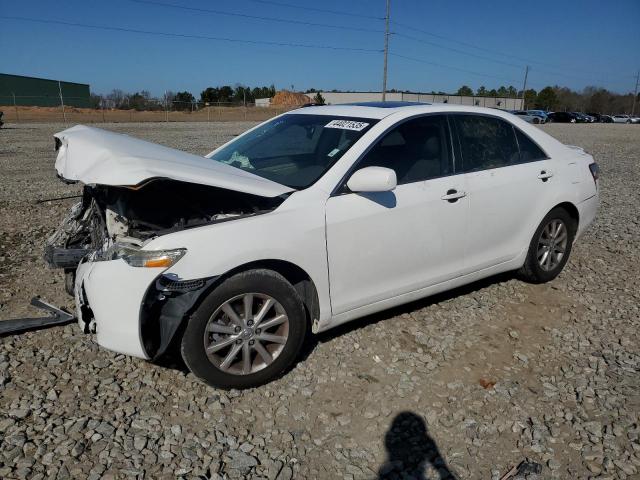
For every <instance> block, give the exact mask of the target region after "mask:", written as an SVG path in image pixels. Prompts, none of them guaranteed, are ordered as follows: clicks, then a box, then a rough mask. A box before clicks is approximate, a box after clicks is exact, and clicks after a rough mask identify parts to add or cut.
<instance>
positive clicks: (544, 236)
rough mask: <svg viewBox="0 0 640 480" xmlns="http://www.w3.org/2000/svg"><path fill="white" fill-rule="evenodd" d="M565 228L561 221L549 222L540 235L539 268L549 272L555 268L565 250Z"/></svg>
mask: <svg viewBox="0 0 640 480" xmlns="http://www.w3.org/2000/svg"><path fill="white" fill-rule="evenodd" d="M568 238H569V236H568V232H567V226H566V225H565V223H564V222H563V221H562V220H559V219H554V220H551V221H550V222H549V223H547V225H545V227H544V228H543V229H542V232H541V233H540V238H539V239H538V251H537V258H538V264H539V265H540V268H542V269H543V270H545V271H547V272H548V271H550V270H553V269H554V268H556V267H557V266H558V265H559V264H560V262H562V258H563V257H564V254H565V252H566V250H567V240H568Z"/></svg>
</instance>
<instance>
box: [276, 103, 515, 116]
mask: <svg viewBox="0 0 640 480" xmlns="http://www.w3.org/2000/svg"><path fill="white" fill-rule="evenodd" d="M443 112H467V113H476V114H489V115H496V114H498V115H499V114H500V113H504V114H508V113H509V112H507V111H506V110H501V109H495V108H485V107H474V106H469V105H455V104H452V103H418V102H361V103H360V102H359V103H344V104H337V105H316V106H308V107H302V108H298V109H296V110H290V111H289V112H287V114H304V115H334V116H336V117H356V118H370V119H376V120H380V119H383V118H385V117H388V116H389V115H393V114H397V113H401V114H406V115H407V116H409V115H417V114H420V113H443ZM499 116H500V115H499Z"/></svg>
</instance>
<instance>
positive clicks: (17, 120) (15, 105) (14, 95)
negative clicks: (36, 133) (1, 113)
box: [11, 92, 20, 123]
mask: <svg viewBox="0 0 640 480" xmlns="http://www.w3.org/2000/svg"><path fill="white" fill-rule="evenodd" d="M11 95H13V108H14V109H15V110H16V123H18V122H19V121H20V117H19V116H18V104H17V103H16V92H11Z"/></svg>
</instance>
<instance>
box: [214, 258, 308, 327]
mask: <svg viewBox="0 0 640 480" xmlns="http://www.w3.org/2000/svg"><path fill="white" fill-rule="evenodd" d="M256 268H265V269H268V270H273V271H274V272H278V273H279V274H280V275H282V276H283V277H284V278H285V279H286V280H287V281H288V282H289V283H290V284H291V285H293V288H295V290H296V292H298V295H300V298H301V299H302V303H303V304H304V308H305V311H306V313H307V319H308V320H309V322H310V325H311V326H312V327H313V325H314V323H315V322H317V321H318V319H319V318H320V300H319V299H318V290H317V289H316V286H315V284H314V283H313V280H311V277H310V276H309V274H308V273H307V272H305V271H304V270H303V269H302V268H300V267H299V266H297V265H296V264H294V263H291V262H287V261H285V260H258V261H255V262H250V263H245V264H244V265H240V266H238V267H236V268H234V269H232V270H229V271H228V272H226V273H225V274H224V275H222V276H221V277H220V278H219V279H218V281H217V282H216V284H219V283H220V282H221V281H223V280H224V279H226V278H229V277H230V276H232V275H235V274H236V273H240V272H246V271H247V270H254V269H256Z"/></svg>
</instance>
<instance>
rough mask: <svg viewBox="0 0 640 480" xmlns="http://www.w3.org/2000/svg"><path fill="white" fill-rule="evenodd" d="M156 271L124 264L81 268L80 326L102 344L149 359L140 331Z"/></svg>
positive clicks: (87, 264)
mask: <svg viewBox="0 0 640 480" xmlns="http://www.w3.org/2000/svg"><path fill="white" fill-rule="evenodd" d="M159 273H160V272H159V271H158V269H155V268H135V267H131V266H129V265H128V264H127V263H126V262H125V261H124V260H112V261H101V262H91V261H85V262H83V263H81V264H80V265H78V269H77V270H76V281H75V287H74V293H75V299H76V308H77V311H78V323H79V325H80V328H82V329H83V331H85V332H88V331H95V333H96V339H97V342H98V344H100V345H101V346H103V347H105V348H108V349H109V350H113V351H116V352H119V353H124V354H126V355H133V356H134V357H140V358H145V359H148V358H149V356H148V355H147V353H146V352H145V350H144V347H143V342H142V336H141V331H140V310H141V307H142V304H143V302H144V298H145V294H146V292H147V290H148V289H149V287H150V286H151V285H152V284H153V283H154V281H155V279H156V278H157V277H158V275H159Z"/></svg>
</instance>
